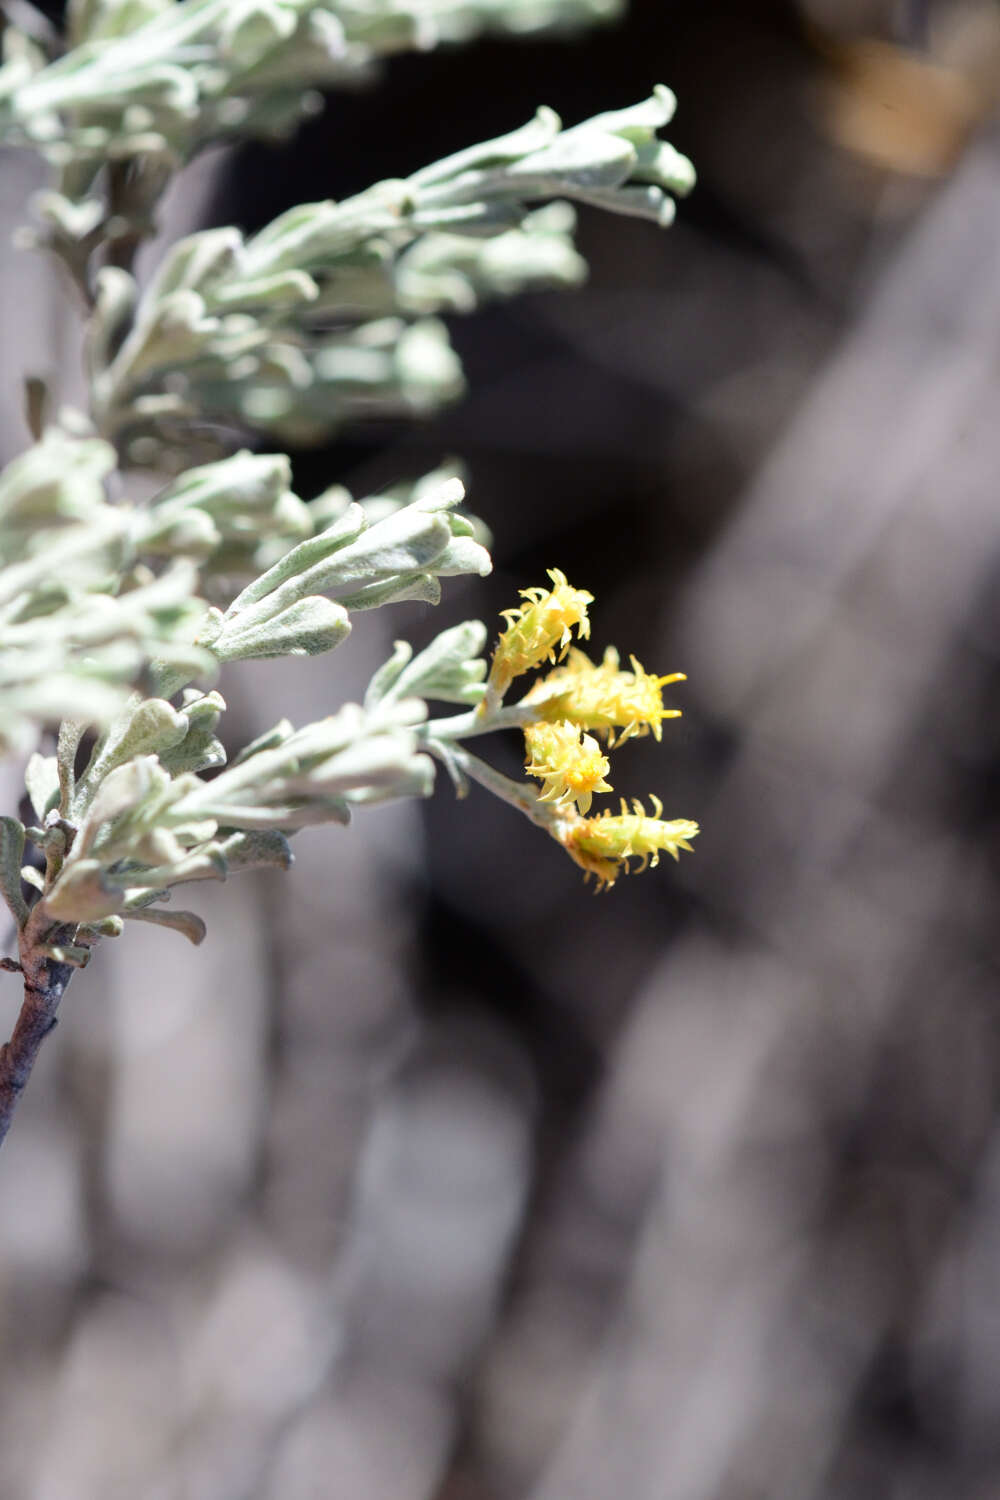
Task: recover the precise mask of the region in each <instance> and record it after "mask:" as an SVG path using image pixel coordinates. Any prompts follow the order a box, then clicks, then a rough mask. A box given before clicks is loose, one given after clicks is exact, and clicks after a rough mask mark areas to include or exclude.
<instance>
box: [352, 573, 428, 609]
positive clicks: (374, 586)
mask: <svg viewBox="0 0 1000 1500" xmlns="http://www.w3.org/2000/svg"><path fill="white" fill-rule="evenodd" d="M406 601H413V602H415V603H418V604H440V603H441V585H440V584H439V583H438V581H437V578H436V577H435V576H434V574H433V573H399V574H397V575H396V576H395V577H393V578H390V579H388V580H386V581H384V582H383V581H379V580H376V581H375V582H373V583H367V584H365V585H364V586H363V587H362V588H359V589H358V590H357V591H356V592H355V593H353V594H345V595H344V596H343V599H342V601H341V602H342V603H343V605H344V608H345V609H349V610H361V609H381V608H382V606H383V605H384V604H402V603H404V602H406Z"/></svg>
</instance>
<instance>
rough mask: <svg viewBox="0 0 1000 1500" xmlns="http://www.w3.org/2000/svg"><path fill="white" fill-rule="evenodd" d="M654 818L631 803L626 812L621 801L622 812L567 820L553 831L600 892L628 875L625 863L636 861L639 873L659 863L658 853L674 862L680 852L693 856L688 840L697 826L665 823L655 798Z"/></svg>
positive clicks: (640, 805)
mask: <svg viewBox="0 0 1000 1500" xmlns="http://www.w3.org/2000/svg"><path fill="white" fill-rule="evenodd" d="M650 801H651V802H652V804H653V814H654V816H653V817H651V818H648V817H647V816H646V814H645V811H644V809H643V806H642V803H641V802H639V801H633V803H632V809H633V810H632V812H629V810H628V806H627V804H626V802H625V801H624V799H623V800H622V804H621V812H620V813H619V814H614V813H607V812H606V813H601V815H600V816H599V817H596V818H575V819H569V818H567V819H566V820H565V821H564V822H563V823H562V825H561V826H560V827H559V828H558V829H556V830H554V832H555V836H556V837H557V838H558V839H559V841H560V843H562V845H563V847H564V848H565V849H566V852H567V853H568V854H569V855H570V857H571V858H572V859H574V860H575V861H576V863H577V864H578V865H580V866H581V868H582V869H584V870H585V871H586V872H587V874H588V875H593V876H594V877H595V878H596V880H597V885H598V889H599V890H606V889H607V888H608V887H609V886H612V885H614V883H615V881H616V879H617V878H618V876H619V875H620V874H621V873H622V872H623V871H624V873H625V874H628V869H629V866H628V861H629V860H630V859H638V860H639V861H640V864H639V869H640V870H644V869H645V868H646V866H647V865H650V864H652V865H656V864H658V863H659V859H660V851H661V850H665V851H666V852H667V854H670V855H672V856H673V857H674V859H677V858H678V857H679V854H680V851H681V850H682V849H686V850H688V852H689V853H691V852H693V851H692V849H691V844H690V840H691V839H693V838H695V837H696V835H697V833H698V825H697V823H691V822H689V821H688V820H687V819H686V818H678V819H677V820H676V821H675V822H673V823H668V822H664V821H663V820H662V819H661V817H660V814H661V813H662V811H663V804H662V803H661V802H660V799H659V798H658V797H651V798H650Z"/></svg>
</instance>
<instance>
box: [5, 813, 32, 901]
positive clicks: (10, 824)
mask: <svg viewBox="0 0 1000 1500" xmlns="http://www.w3.org/2000/svg"><path fill="white" fill-rule="evenodd" d="M23 858H24V824H23V823H19V822H18V820H17V818H8V817H0V896H2V897H3V899H4V901H6V903H7V906H8V907H9V909H10V913H11V916H12V917H13V918H14V921H15V922H16V923H17V925H18V927H23V926H24V924H25V922H27V920H28V905H27V902H26V901H25V899H24V897H23V895H22V894H21V861H22V859H23Z"/></svg>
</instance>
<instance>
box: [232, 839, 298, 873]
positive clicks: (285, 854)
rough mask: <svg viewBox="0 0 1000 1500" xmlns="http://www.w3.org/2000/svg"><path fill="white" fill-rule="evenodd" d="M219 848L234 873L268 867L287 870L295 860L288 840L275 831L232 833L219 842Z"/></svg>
mask: <svg viewBox="0 0 1000 1500" xmlns="http://www.w3.org/2000/svg"><path fill="white" fill-rule="evenodd" d="M219 848H220V849H221V851H222V854H223V857H224V859H225V861H226V864H227V866H228V867H229V870H230V871H231V872H233V873H236V872H237V871H240V870H259V869H265V868H268V867H273V868H277V869H279V870H287V869H289V868H290V867H291V864H292V860H293V855H292V851H291V849H290V848H289V844H288V840H287V839H286V838H285V836H284V834H282V833H276V832H274V831H273V830H268V831H260V830H259V831H257V832H253V833H249V832H242V833H231V834H230V835H229V836H228V837H227V838H222V839H220V840H219Z"/></svg>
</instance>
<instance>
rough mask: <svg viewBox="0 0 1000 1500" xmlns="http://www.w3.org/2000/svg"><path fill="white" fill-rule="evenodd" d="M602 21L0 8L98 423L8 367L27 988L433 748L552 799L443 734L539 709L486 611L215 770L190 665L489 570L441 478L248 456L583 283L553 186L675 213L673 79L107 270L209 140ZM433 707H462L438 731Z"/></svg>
mask: <svg viewBox="0 0 1000 1500" xmlns="http://www.w3.org/2000/svg"><path fill="white" fill-rule="evenodd" d="M618 8H619V0H69V7H68V14H67V23H66V24H67V34H66V39H65V40H66V47H65V49H62V48H60V47H59V46H58V45H54V46H51V47H50V46H49V44H48V43H47V42H45V41H38V40H36V39H33V38H32V37H29V36H28V35H27V34H25V33H24V32H21V31H19V30H18V28H17V27H16V26H14V25H12V24H8V25H7V26H6V27H5V29H4V31H3V37H2V45H3V53H2V61H0V145H3V146H6V145H22V146H31V147H33V148H34V149H36V150H39V151H41V152H42V153H43V154H44V155H45V156H46V157H47V159H48V160H49V162H50V163H51V164H52V165H53V168H54V171H55V180H54V185H53V188H52V190H50V191H48V192H46V193H44V194H41V195H40V196H39V197H38V198H37V200H36V202H35V205H34V213H35V222H36V225H37V229H36V230H35V231H34V240H33V242H34V243H35V244H36V245H44V246H46V247H48V248H49V249H51V250H54V251H55V252H56V253H57V254H58V255H59V256H60V257H61V259H62V261H63V262H64V264H65V266H66V267H67V268H68V269H69V271H70V273H71V275H72V277H73V279H74V281H75V283H76V286H77V289H78V291H79V293H80V294H81V298H82V301H83V303H84V305H85V307H86V310H87V324H86V330H85V334H86V336H85V358H86V373H87V379H88V401H87V411H86V413H85V414H80V413H72V412H60V413H59V417H58V420H55V421H53V420H52V419H51V412H50V410H49V408H50V407H51V405H52V403H51V402H50V401H49V400H48V396H47V392H46V391H45V390H44V388H43V386H42V383H41V382H40V381H37V380H35V381H30V382H29V407H30V409H31V410H32V414H33V415H32V420H33V431H34V432H35V433H36V435H37V438H38V440H37V442H36V443H35V446H34V447H33V448H31V449H30V450H29V451H28V452H26V453H24V454H23V455H21V456H20V457H19V458H17V459H15V461H14V462H13V463H11V464H9V465H8V467H7V468H6V469H5V470H3V472H2V473H0V751H6V752H10V751H13V752H16V753H19V754H21V755H22V756H23V757H25V758H26V762H27V764H26V771H25V786H26V790H27V794H28V797H29V799H30V803H31V806H32V809H33V816H34V821H33V822H31V821H29V823H28V826H27V827H25V826H24V825H22V824H21V822H19V821H18V820H17V819H16V818H10V817H6V818H3V819H0V895H2V896H3V898H4V900H5V901H6V904H7V906H8V907H9V908H10V911H11V913H12V915H13V917H14V919H15V922H16V924H17V928H18V931H19V951H20V961H21V965H22V967H23V969H24V972H25V975H26V976H32V977H31V983H32V984H33V985H34V986H35V988H36V992H40V991H39V986H40V985H41V984H42V981H43V980H44V977H45V972H46V966H47V965H49V964H51V963H56V964H59V965H70V966H74V965H75V966H79V965H82V964H84V963H85V962H86V961H87V959H88V957H89V955H90V952H91V950H92V948H93V946H94V944H95V943H96V942H97V941H98V940H99V939H100V938H101V937H113V936H116V935H118V934H119V933H120V932H121V931H122V929H123V926H124V923H125V922H126V921H128V920H141V921H147V922H155V923H158V924H160V925H163V926H167V927H172V928H174V929H176V930H177V931H179V932H181V933H182V934H184V935H185V936H187V937H188V938H190V939H191V940H192V941H195V942H198V941H200V940H201V938H202V936H203V935H204V925H203V923H202V922H201V919H200V918H199V917H197V916H196V915H195V914H194V913H192V912H188V911H184V910H176V909H174V907H173V906H172V904H171V901H172V893H173V890H174V887H175V886H179V885H182V884H186V883H191V882H195V881H199V880H205V879H220V878H225V877H226V875H227V874H229V873H230V872H233V871H237V870H242V869H248V868H253V867H256V866H261V865H275V866H279V867H284V866H287V864H288V863H289V861H290V859H291V854H290V849H289V843H288V840H289V839H290V838H291V837H292V836H293V835H294V834H296V833H297V832H298V831H299V830H301V829H302V828H305V827H308V826H311V825H314V824H318V823H328V822H333V823H346V822H347V821H348V820H349V818H350V816H351V810H352V808H353V807H354V806H356V805H360V804H368V803H373V802H381V801H384V800H387V799H392V798H399V797H413V796H424V795H426V794H427V793H428V792H429V791H430V789H431V786H432V784H433V779H434V765H435V761H437V762H440V763H442V764H443V765H444V766H445V767H446V768H447V769H448V771H449V772H450V773H451V775H452V778H453V780H454V782H455V785H456V787H457V788H458V790H459V791H460V792H461V791H463V790H464V788H465V786H466V784H467V781H466V778H467V777H468V776H473V777H474V778H477V779H479V780H481V781H482V782H483V784H484V785H488V786H490V787H491V788H492V789H493V790H498V794H499V795H502V796H504V797H506V799H507V800H508V801H512V802H513V804H514V805H515V806H517V807H520V808H521V810H522V811H526V812H527V813H528V815H529V816H531V817H533V818H534V819H535V820H536V821H540V822H542V823H543V824H545V822H546V819H547V818H548V819H550V818H551V813H550V810H547V809H543V811H542V812H539V811H538V806H539V805H540V804H538V802H537V799H536V798H534V797H533V796H532V795H530V794H529V793H528V792H526V791H525V790H524V789H523V788H520V787H516V786H512V785H511V784H506V783H505V778H503V777H500V776H499V773H495V772H493V771H492V770H491V768H489V767H488V766H486V765H485V763H479V762H477V761H476V760H475V758H474V757H471V756H469V755H468V754H467V753H466V752H464V751H462V750H461V748H460V747H459V744H458V741H459V740H460V739H462V738H464V737H468V736H473V735H478V734H482V733H486V732H491V731H492V730H494V729H497V728H506V727H511V726H515V725H524V724H525V723H531V722H535V720H536V719H537V712H538V711H537V709H535V708H532V707H524V706H523V705H515V706H513V707H512V708H503V707H502V706H501V705H500V704H499V701H497V702H492V703H491V701H490V699H489V697H488V696H485V695H484V694H485V689H484V681H485V679H486V675H487V669H486V663H485V661H484V660H483V658H482V655H481V653H482V651H483V648H484V645H485V642H486V635H487V632H486V628H485V626H484V625H482V624H481V623H480V622H479V621H475V620H472V621H467V622H465V623H464V624H462V625H459V626H455V627H453V628H451V629H449V630H446V631H444V632H442V633H441V634H440V635H438V636H437V637H436V638H435V639H434V640H432V641H431V642H430V644H429V645H427V646H426V647H425V648H424V650H422V651H421V652H419V653H418V654H417V655H415V656H414V654H413V652H412V650H411V648H410V646H409V645H408V644H406V643H405V642H397V643H396V646H395V649H394V651H393V655H392V656H391V658H390V660H389V661H388V662H387V663H386V664H385V665H384V666H383V667H382V668H381V669H380V670H379V671H378V672H377V673H376V674H375V676H374V677H373V679H372V681H371V683H370V685H369V687H368V690H367V692H366V693H365V695H364V701H363V704H360V705H359V704H347V705H345V706H343V707H341V708H339V709H338V710H337V711H336V712H331V713H328V714H326V715H323V716H321V717H319V718H318V719H317V720H316V722H314V723H311V724H306V725H304V726H302V727H300V728H297V729H296V728H293V726H292V725H291V724H289V723H287V722H286V721H282V722H281V723H279V724H278V725H276V726H275V727H274V729H272V730H271V731H269V732H268V733H267V734H265V735H263V736H261V737H260V738H259V739H258V740H256V741H255V742H254V743H252V744H250V745H248V746H246V747H245V748H244V749H243V750H242V751H240V752H239V753H238V754H236V755H235V756H234V757H233V758H232V760H231V761H230V762H228V763H227V755H226V750H225V748H224V743H223V735H222V733H221V729H220V719H221V716H222V714H223V712H224V710H225V702H224V699H223V697H222V696H221V695H220V693H219V692H218V691H217V690H216V689H215V687H214V682H215V680H216V678H217V676H218V674H219V672H220V670H221V669H223V668H224V667H225V666H226V665H227V664H228V663H230V662H235V661H247V660H256V659H260V658H265V657H278V656H285V655H316V654H319V653H322V652H325V651H329V650H331V649H333V648H335V647H336V646H338V645H339V644H341V643H342V642H343V641H344V640H345V638H346V637H347V635H348V634H349V633H350V630H351V628H352V616H353V615H354V614H356V613H358V612H360V611H364V610H369V609H373V608H376V607H379V606H381V605H383V604H391V603H395V602H397V601H400V600H418V601H423V602H426V603H436V602H437V600H438V599H439V597H440V592H441V579H443V578H449V577H452V576H455V575H459V574H471V575H478V576H482V575H484V574H486V573H487V572H489V570H490V567H491V563H490V558H489V554H488V552H487V550H486V545H485V543H486V541H487V540H488V538H487V537H486V534H485V531H484V528H483V527H482V525H481V523H479V522H477V521H476V520H475V519H474V518H471V517H469V516H467V515H465V514H463V513H462V512H461V511H460V510H459V509H458V507H459V505H460V502H461V501H462V499H463V496H464V487H463V484H462V482H461V480H460V479H459V478H458V477H457V475H456V474H455V473H454V472H452V471H449V470H442V471H439V472H437V473H434V474H431V475H427V476H425V477H424V478H423V479H421V480H418V481H416V482H415V483H401V484H399V485H397V486H394V487H392V488H391V489H390V490H387V491H385V492H384V493H382V494H380V495H376V496H370V497H368V498H367V499H364V500H361V501H355V500H354V498H353V497H352V495H351V494H350V493H349V492H348V491H346V490H345V489H343V488H342V487H341V486H333V487H332V488H330V489H328V490H327V491H325V492H324V493H323V494H321V495H319V496H317V497H315V498H313V499H309V500H307V499H303V498H302V497H300V496H299V495H298V494H296V493H295V489H294V487H293V483H292V473H291V464H290V462H289V459H288V458H287V457H286V456H285V455H284V454H281V453H258V452H255V451H251V447H250V446H241V444H246V445H251V444H253V443H255V442H256V441H257V438H258V436H259V435H260V434H265V435H266V436H269V437H280V438H281V439H282V440H283V441H285V442H295V443H306V442H312V441H318V440H323V439H326V438H328V437H329V436H330V435H331V434H332V433H335V432H336V431H338V430H339V429H340V428H341V427H342V426H344V425H345V424H346V423H350V422H352V421H356V420H357V419H359V418H370V417H377V416H384V415H399V414H408V415H419V414H422V413H426V412H431V411H434V410H436V409H437V408H438V407H439V406H440V405H441V404H442V403H444V402H446V401H449V400H452V399H454V398H455V397H456V396H457V395H458V394H459V393H460V392H461V390H462V389H463V373H462V369H461V365H460V362H459V360H458V358H457V356H456V354H455V352H454V350H453V349H452V346H451V343H450V341H449V337H448V332H447V328H446V325H445V322H444V321H443V319H444V318H445V317H446V316H448V315H450V314H453V313H458V312H461V313H465V312H470V311H472V310H473V309H475V308H477V307H478V306H480V305H481V304H482V303H483V302H485V301H487V300H488V299H490V298H495V297H507V296H512V295H514V294H517V293H521V292H524V291H530V290H533V289H536V288H540V287H548V286H555V287H568V286H573V285H576V284H577V283H579V282H580V281H581V280H582V279H583V276H584V275H585V271H586V267H585V265H584V262H583V261H582V259H581V258H580V256H579V254H578V253H577V250H576V249H575V246H574V243H573V232H574V227H575V208H574V207H573V206H572V205H573V204H579V203H582V204H584V205H588V206H596V207H599V208H603V209H607V210H610V211H612V212H614V213H619V214H625V215H631V216H634V217H638V218H642V219H646V220H648V221H650V222H652V223H654V224H657V225H661V226H662V225H666V224H669V223H670V222H671V220H672V218H673V214H674V197H675V196H676V195H678V194H683V193H685V192H687V191H688V190H689V189H690V187H691V185H692V183H693V170H692V168H691V164H690V162H688V161H687V159H686V158H685V157H683V156H681V155H680V154H679V153H678V152H677V151H675V150H674V148H673V147H672V146H670V145H668V144H666V143H665V142H663V141H662V140H661V139H660V138H659V134H658V132H659V131H660V129H661V128H662V127H663V126H664V125H665V124H666V123H667V122H668V120H669V119H670V117H671V115H672V113H673V109H674V98H673V95H672V94H671V93H670V90H669V89H667V88H664V87H662V86H660V87H657V88H656V89H654V91H653V93H652V95H651V97H650V98H648V99H646V100H644V101H643V102H641V103H639V104H637V105H635V106H633V107H632V108H629V109H623V110H619V111H617V112H612V113H607V114H602V115H599V116H597V117H595V118H593V119H591V120H588V121H585V122H584V123H583V124H580V125H577V126H574V127H572V128H570V129H563V126H562V122H561V120H560V119H559V117H558V116H557V115H556V114H555V113H554V112H553V111H552V110H550V109H544V108H543V109H540V110H539V111H538V113H537V114H536V116H535V117H534V119H533V120H531V121H530V122H529V123H528V124H527V125H525V126H523V127H522V128H521V129H519V130H516V131H514V132H512V133H511V134H509V135H504V136H502V137H500V138H498V139H496V140H491V141H487V142H484V143H481V144H479V145H476V146H472V147H469V148H467V149H464V150H462V151H460V152H458V153H457V154H455V155H452V156H450V157H448V158H446V159H445V160H443V161H439V162H437V163H434V164H432V165H430V166H427V167H424V168H423V169H421V170H420V171H417V172H415V173H414V174H413V175H412V176H410V177H408V178H405V179H390V180H387V181H383V182H379V183H377V184H375V185H374V186H372V187H370V188H368V189H367V190H366V191H364V192H361V193H359V194H357V195H356V196H355V197H352V198H349V199H347V200H345V201H343V202H339V203H337V202H332V201H325V202H318V203H309V204H304V205H300V206H299V207H296V208H293V209H291V210H290V211H289V212H287V213H284V214H282V215H280V217H278V218H277V219H275V220H274V221H273V222H272V223H270V224H268V225H267V226H266V227H265V228H264V229H262V230H261V231H260V232H259V233H257V234H254V235H252V236H250V237H246V236H244V235H243V234H242V233H241V232H240V231H239V230H238V229H236V228H223V229H214V230H208V231H205V232H202V233H198V234H193V235H190V236H188V237H187V238H186V239H184V240H182V241H180V242H179V243H178V244H176V245H174V246H173V247H172V248H171V249H170V250H169V251H168V252H167V253H166V255H165V256H164V258H163V259H162V261H161V263H160V265H159V267H158V268H157V270H156V271H155V273H154V275H153V276H152V278H151V279H150V280H149V281H148V283H147V284H145V285H144V286H142V285H140V282H139V280H138V279H137V278H136V277H135V276H134V275H133V274H132V271H131V266H132V264H133V261H134V253H135V250H136V248H137V247H138V245H139V243H140V242H141V240H142V239H143V238H144V237H146V236H148V235H149V234H151V233H152V231H153V229H154V227H155V226H154V215H155V210H156V205H157V203H158V201H159V198H160V197H161V195H162V192H163V190H164V188H165V186H166V185H167V183H168V181H169V179H170V176H171V174H172V172H173V171H174V170H176V168H177V167H178V165H180V164H182V163H184V162H185V161H187V160H189V159H190V158H191V157H192V156H193V155H194V154H195V153H196V152H197V151H199V150H200V149H202V148H203V147H204V146H206V145H208V144H210V143H212V142H214V141H219V140H226V139H231V138H234V137H239V136H244V137H245V136H257V137H267V136H280V135H282V134H286V133H288V132H290V131H291V130H292V129H293V128H294V126H295V124H296V123H297V121H298V120H300V119H301V118H302V116H303V115H305V114H308V113H309V112H310V111H312V110H314V109H315V108H317V107H319V104H320V102H321V101H320V97H319V95H318V94H317V93H316V89H317V87H325V86H327V85H329V84H331V83H336V82H338V81H341V80H354V79H357V78H359V77H363V76H364V75H365V74H366V73H367V72H368V71H370V70H371V68H372V66H373V64H375V63H376V62H377V60H378V59H379V58H380V57H383V56H386V55H388V54H390V53H394V52H399V51H402V50H405V49H408V48H410V49H412V48H427V47H432V46H434V45H436V44H438V43H439V42H448V43H450V42H458V41H463V40H466V39H468V38H469V37H470V36H473V35H475V34H477V33H480V32H483V31H495V32H500V33H507V34H510V35H517V34H528V33H532V32H535V31H538V30H542V29H545V28H556V29H571V28H573V27H576V26H581V25H588V24H592V23H594V22H597V21H601V20H605V19H608V18H609V17H611V16H612V15H613V14H615V13H616V12H617V10H618ZM39 35H44V31H43V30H40V31H39ZM234 450H237V451H234ZM135 467H142V468H145V469H148V470H151V471H158V472H159V473H160V475H161V476H164V477H162V478H161V479H160V480H158V481H156V484H155V485H154V486H153V487H152V492H151V493H147V494H146V495H145V496H143V497H142V498H139V497H138V495H137V494H136V493H134V492H133V491H132V489H131V488H126V483H125V475H126V474H127V472H128V471H129V470H130V469H131V468H135ZM132 477H133V478H134V476H132ZM588 597H589V596H588ZM495 696H496V695H495V694H494V697H495ZM434 701H441V702H446V703H452V704H458V705H460V706H461V708H462V710H463V712H461V713H459V714H456V715H452V716H451V717H450V718H447V719H445V718H435V717H432V716H431V714H430V711H429V709H428V703H429V702H434ZM53 730H54V731H55V732H56V737H55V741H54V745H53V744H51V743H49V742H45V743H43V738H42V737H43V736H44V735H45V734H46V733H48V732H49V731H53ZM52 749H54V753H48V752H49V751H51V750H52ZM477 767H478V769H477ZM546 826H548V825H547V824H546ZM550 831H551V829H550ZM7 966H8V967H9V964H8V965H7ZM61 983H64V980H62V981H61ZM0 1125H3V1122H2V1121H0ZM4 1128H5V1126H4Z"/></svg>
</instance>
